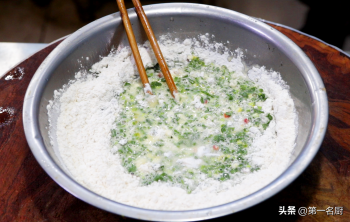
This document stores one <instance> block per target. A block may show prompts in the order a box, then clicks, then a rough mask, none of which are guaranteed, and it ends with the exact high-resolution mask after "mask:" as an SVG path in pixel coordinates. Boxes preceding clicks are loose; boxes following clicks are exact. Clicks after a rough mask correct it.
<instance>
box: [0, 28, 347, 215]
mask: <svg viewBox="0 0 350 222" xmlns="http://www.w3.org/2000/svg"><path fill="white" fill-rule="evenodd" d="M270 25H271V26H273V27H275V28H276V29H278V30H279V31H281V32H282V33H284V34H285V35H286V36H288V37H289V38H290V39H292V40H293V41H294V42H295V43H296V44H297V45H298V46H299V47H300V48H301V49H302V50H303V51H304V52H305V53H306V54H307V55H308V56H309V58H310V59H311V60H312V62H313V63H314V64H315V66H316V68H317V70H318V71H319V73H320V75H321V77H322V79H323V81H324V84H325V86H326V90H327V95H328V100H329V123H328V129H327V132H326V136H325V139H324V141H323V143H322V146H321V148H320V150H319V152H318V154H317V155H316V157H315V159H314V160H313V161H312V163H311V164H310V166H309V167H308V168H307V169H306V170H305V171H304V172H303V173H302V174H301V175H300V176H299V177H298V178H297V179H296V180H295V181H294V182H293V183H292V184H290V185H289V186H288V187H286V188H285V189H283V190H282V191H281V192H279V193H278V194H276V195H275V196H273V197H271V198H270V199H268V200H266V201H264V202H262V203H260V204H258V205H256V206H254V207H251V208H249V209H247V210H244V211H242V212H239V213H236V214H232V215H228V216H225V217H221V218H216V219H212V220H211V221H221V220H222V221H224V220H230V221H234V220H237V219H238V220H241V219H244V220H249V221H250V220H253V219H256V216H257V217H258V218H259V219H264V218H266V219H268V220H269V221H350V99H349V96H350V58H349V57H348V56H347V55H345V54H344V53H342V52H340V51H338V50H336V49H335V48H333V47H331V46H329V45H327V44H324V43H322V42H320V41H318V40H316V39H314V38H311V37H308V36H306V35H304V34H302V33H299V32H296V31H293V30H291V29H288V28H286V27H282V26H277V25H272V24H270ZM59 43H60V42H56V43H53V44H51V45H49V46H48V47H46V48H44V49H43V50H41V51H39V52H37V53H36V54H34V55H33V56H31V57H30V58H28V59H26V60H25V61H23V62H22V63H20V64H19V65H18V66H17V67H15V68H13V69H12V70H10V71H9V72H8V73H7V74H6V75H5V76H4V77H3V78H1V79H0V221H136V220H135V219H130V218H125V217H122V216H119V215H114V214H111V213H109V212H106V211H103V210H100V209H98V208H96V207H93V206H91V205H89V204H87V203H85V202H83V201H81V200H79V199H77V198H75V197H74V196H73V195H71V194H69V193H68V192H66V191H65V190H63V189H62V188H61V187H60V186H58V185H57V184H56V183H55V182H54V181H53V180H52V179H51V178H50V177H49V176H48V175H47V174H46V173H45V172H44V170H43V169H42V168H41V167H40V166H39V164H38V163H37V161H36V160H35V158H34V156H33V155H32V153H31V151H30V149H29V147H28V144H27V142H26V139H25V136H24V131H23V122H22V105H23V99H24V95H25V92H26V89H27V86H28V84H29V82H30V80H31V78H32V76H33V75H34V73H35V71H36V69H37V68H38V67H39V65H40V64H41V62H42V61H43V60H44V59H45V58H46V56H47V55H48V54H49V53H50V52H51V51H52V50H53V49H54V48H55V47H56V46H57V45H58V44H59ZM9 76H12V77H13V78H12V79H9ZM293 206H294V207H295V209H296V210H297V211H298V209H300V208H301V207H305V209H306V210H307V214H308V215H306V216H299V215H298V212H296V215H279V214H280V207H285V210H287V209H288V207H293ZM309 207H310V208H311V207H316V210H326V209H327V208H328V209H329V213H328V214H330V213H331V212H332V213H333V214H334V215H327V212H326V211H316V214H312V211H310V209H309ZM331 208H333V209H332V210H331ZM310 213H311V214H310ZM339 214H342V215H339Z"/></svg>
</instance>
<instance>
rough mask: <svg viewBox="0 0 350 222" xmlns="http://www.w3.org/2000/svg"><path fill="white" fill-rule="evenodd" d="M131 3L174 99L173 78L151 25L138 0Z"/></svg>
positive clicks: (174, 86) (174, 87)
mask: <svg viewBox="0 0 350 222" xmlns="http://www.w3.org/2000/svg"><path fill="white" fill-rule="evenodd" d="M132 3H133V4H134V6H135V9H136V13H137V15H138V17H139V18H140V20H141V23H142V26H143V28H144V29H145V32H146V34H147V37H148V40H149V41H150V43H151V46H152V49H153V51H154V54H155V56H156V58H157V60H158V64H159V66H160V69H161V70H162V73H163V75H164V78H165V80H166V83H167V84H168V87H169V90H170V93H171V95H172V96H173V97H174V98H175V94H176V93H177V88H176V85H175V83H174V80H173V77H172V76H171V74H170V72H169V69H168V66H167V64H166V62H165V59H164V57H163V54H162V52H161V50H160V48H159V45H158V42H157V39H156V37H155V36H154V33H153V30H152V28H151V25H150V23H149V21H148V19H147V16H146V14H145V12H144V11H143V8H142V5H141V3H140V1H139V0H132Z"/></svg>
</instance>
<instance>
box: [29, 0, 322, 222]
mask: <svg viewBox="0 0 350 222" xmlns="http://www.w3.org/2000/svg"><path fill="white" fill-rule="evenodd" d="M179 8H181V9H187V10H199V11H201V10H211V12H212V14H211V15H213V13H216V15H217V16H220V17H227V18H230V19H232V18H234V19H239V20H240V21H243V22H247V23H249V24H250V25H254V24H255V27H256V28H259V29H260V30H261V31H263V32H264V33H266V34H267V35H269V36H272V37H273V38H275V40H276V41H278V42H279V43H281V44H282V45H283V46H284V47H286V50H289V51H290V52H291V53H293V55H294V56H295V55H297V56H295V57H297V58H296V60H295V61H293V62H296V65H297V66H298V68H300V67H303V70H304V72H305V73H308V76H305V75H306V74H305V73H304V72H302V74H303V76H304V78H306V82H307V85H308V87H309V90H310V94H311V97H312V100H313V104H314V106H313V112H312V117H313V129H312V132H313V134H312V135H311V137H309V139H308V141H307V143H306V145H305V146H304V147H305V148H304V150H303V151H302V152H301V153H300V154H299V156H298V157H297V158H296V160H295V161H294V162H293V163H292V164H291V165H290V166H289V168H288V169H287V170H286V171H285V172H283V173H282V174H281V175H280V176H279V177H278V178H276V179H275V180H274V181H272V182H271V183H270V184H268V185H267V186H265V187H264V188H262V189H260V190H258V191H256V192H254V193H252V194H250V195H248V196H246V197H243V198H241V199H238V200H235V201H232V202H229V203H226V204H222V205H218V206H213V207H208V208H204V209H195V210H186V211H162V210H151V209H144V208H139V207H134V206H129V205H126V204H122V203H118V202H115V201H112V200H110V199H107V198H104V197H102V196H100V195H98V194H96V193H94V192H92V191H90V190H88V189H86V188H84V187H83V186H81V185H80V184H78V183H77V182H75V180H74V179H72V178H71V177H70V176H68V175H67V174H66V173H65V172H63V171H62V170H61V169H60V167H59V166H58V165H57V164H56V163H55V162H54V160H53V159H52V158H51V156H50V154H49V153H48V152H47V151H46V147H45V145H44V143H43V139H42V137H41V134H40V129H39V126H38V115H37V113H38V112H37V111H38V104H39V102H40V98H41V95H42V91H43V87H45V84H44V83H45V82H46V81H45V78H47V77H48V75H49V74H50V73H49V72H48V71H49V70H50V65H51V64H52V63H55V60H56V61H57V58H59V57H60V56H62V53H63V52H64V51H65V50H66V47H68V46H69V45H70V44H74V42H75V41H77V40H79V39H80V38H81V34H82V33H86V32H89V30H91V29H93V28H95V27H96V26H99V25H103V24H105V23H108V22H111V21H113V20H115V19H117V20H118V19H119V20H120V19H121V18H120V15H119V13H114V14H111V15H108V16H105V17H103V18H100V19H98V20H96V21H94V22H92V23H90V24H88V25H86V26H84V27H82V28H81V29H79V30H78V31H76V32H75V33H73V34H72V35H70V36H68V37H67V38H66V39H65V40H64V41H63V42H62V43H61V44H60V45H58V46H57V47H56V48H55V49H54V50H53V51H52V52H51V53H50V54H49V56H48V57H47V58H46V59H45V60H44V62H43V63H42V64H41V65H40V67H39V68H38V70H37V71H36V73H35V75H34V76H33V78H32V80H31V82H30V84H29V86H28V89H27V91H26V94H25V99H24V104H23V125H24V131H25V136H26V139H27V141H28V144H29V146H30V149H31V151H32V153H33V154H34V156H35V158H36V160H37V161H38V162H39V164H40V165H41V166H42V168H43V169H44V170H45V171H46V172H47V173H48V174H49V176H50V177H51V178H52V179H53V180H55V181H56V182H57V183H58V184H59V185H60V186H61V187H63V188H64V189H65V190H66V191H68V192H69V193H71V194H73V195H74V196H76V197H77V198H79V199H81V200H83V201H85V202H87V203H89V204H91V205H94V206H96V207H98V208H101V209H104V210H106V211H109V212H112V213H116V214H119V215H124V216H127V217H131V218H137V219H144V220H154V221H159V220H167V221H193V220H200V219H209V218H214V217H219V216H223V215H227V214H231V213H234V212H238V211H241V210H243V209H246V208H249V207H251V206H253V205H256V204H258V203H260V202H262V201H264V200H266V199H267V198H269V197H271V196H273V195H274V194H276V193H277V192H279V191H280V190H282V189H283V188H285V187H286V186H287V185H289V184H290V183H291V182H292V181H293V180H294V179H295V178H296V177H298V176H299V175H300V174H301V173H302V172H303V171H304V169H305V168H306V167H307V166H308V165H309V163H310V162H311V161H312V159H313V158H314V156H315V155H316V153H317V151H318V149H319V147H320V145H321V143H322V140H323V137H324V135H325V132H326V128H327V121H328V101H327V96H326V92H325V90H324V89H325V88H324V84H323V82H322V79H321V77H320V75H319V74H318V72H317V70H316V68H315V67H314V65H313V63H312V62H311V61H310V59H309V58H308V57H307V56H306V55H305V54H304V52H303V51H302V50H301V49H300V48H299V47H298V46H297V45H296V44H295V43H294V42H292V41H291V40H290V39H289V38H287V37H286V36H284V35H283V34H281V33H280V32H279V31H277V30H276V29H274V28H271V27H270V26H268V25H266V24H264V23H262V22H261V21H259V20H257V19H255V18H252V17H249V16H247V15H244V14H241V13H238V12H235V11H231V10H228V9H223V8H219V7H214V6H208V5H200V4H192V3H164V4H156V5H149V6H144V10H145V12H146V13H147V12H148V13H152V12H154V11H157V10H163V9H164V10H167V11H170V12H177V11H176V10H179ZM128 13H129V14H130V16H132V15H133V16H135V12H134V11H133V9H129V10H128ZM301 65H302V66H301Z"/></svg>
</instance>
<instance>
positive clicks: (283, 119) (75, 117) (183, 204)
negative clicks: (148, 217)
mask: <svg viewBox="0 0 350 222" xmlns="http://www.w3.org/2000/svg"><path fill="white" fill-rule="evenodd" d="M199 39H200V40H195V39H187V40H185V41H184V42H179V41H176V40H175V41H171V40H167V39H166V38H165V37H164V38H163V39H161V41H160V42H161V44H160V47H161V49H162V52H163V55H164V57H165V58H166V60H167V63H168V65H169V66H170V67H171V66H172V65H173V64H174V63H175V62H183V63H186V62H187V58H188V56H189V55H191V54H192V52H194V54H197V55H200V57H201V58H202V59H204V60H205V62H206V63H207V62H208V63H209V62H215V63H216V64H217V65H226V66H227V67H228V68H229V69H230V70H232V71H235V73H236V74H238V75H241V76H242V77H244V78H248V77H249V78H250V79H251V80H253V81H255V82H257V84H259V85H260V86H261V88H263V89H264V92H265V93H266V94H267V96H268V99H267V100H266V102H265V105H264V106H263V107H262V109H263V110H264V111H266V112H271V113H273V114H274V117H275V118H274V119H273V120H272V122H271V123H270V125H269V127H268V128H267V130H266V131H265V132H264V134H263V135H260V136H258V137H257V139H255V141H254V142H253V144H252V147H251V152H250V153H249V154H248V155H249V158H251V160H252V161H253V162H255V163H257V164H259V165H260V164H261V168H260V170H259V171H256V172H253V173H241V174H237V176H236V178H233V179H232V180H228V181H225V182H219V181H216V180H213V179H209V180H207V181H206V183H204V184H201V185H200V186H199V187H198V188H197V189H196V190H194V191H193V192H192V193H191V194H188V193H187V192H186V191H185V190H183V189H181V188H178V187H172V186H171V185H170V184H167V183H161V182H159V183H158V182H155V183H152V184H151V185H149V186H140V185H139V179H138V178H137V177H136V176H133V175H131V174H129V173H127V172H126V171H125V169H124V167H122V166H121V165H120V160H119V157H118V155H117V154H116V155H113V154H112V151H111V149H112V148H111V142H110V140H111V129H112V127H113V124H114V121H115V117H116V115H118V112H119V110H118V109H119V107H118V102H117V99H116V97H117V95H118V94H120V93H121V92H122V91H123V84H124V82H125V81H128V80H130V79H131V78H137V77H138V73H137V69H136V66H135V63H134V60H133V57H132V54H131V50H130V48H120V49H117V50H115V51H113V52H112V53H110V55H109V56H107V57H105V58H103V59H102V60H101V61H100V62H98V63H96V64H95V65H94V66H93V67H92V69H91V71H92V72H94V73H99V74H98V77H97V78H96V75H95V74H91V73H84V72H78V73H77V74H76V80H75V81H73V82H72V83H70V84H69V85H68V86H65V87H63V89H61V90H59V91H56V92H55V100H54V101H50V104H49V106H48V111H49V116H50V119H51V120H50V124H52V127H51V129H50V135H52V137H54V135H57V145H58V150H59V154H60V156H61V158H62V160H63V162H64V165H65V166H66V167H67V169H68V171H69V172H70V174H71V175H72V176H73V177H74V178H75V179H76V180H77V181H78V182H79V183H80V184H82V185H83V186H85V187H87V188H88V189H90V190H92V191H94V192H96V193H98V194H100V195H102V196H105V197H107V198H109V199H112V200H115V201H117V202H121V203H124V204H129V205H133V206H137V207H142V208H149V209H161V210H189V209H198V208H205V207H210V206H214V205H219V204H223V203H227V202H230V201H233V200H236V199H239V198H241V197H244V196H247V195H249V194H251V193H253V192H255V191H257V190H259V189H260V188H262V187H264V186H265V185H267V184H268V183H270V182H271V181H272V180H274V179H275V178H276V177H277V176H279V175H280V174H281V173H282V172H283V171H284V170H285V169H286V168H287V166H288V164H289V158H290V155H291V152H292V151H293V148H294V141H295V138H296V133H295V132H296V127H297V126H295V122H296V121H295V120H296V118H297V116H296V113H295V109H294V103H293V100H292V99H291V97H290V95H289V92H288V87H287V86H286V85H285V83H284V82H283V81H282V80H281V77H280V75H279V74H278V73H276V72H274V71H269V70H266V69H265V68H264V67H260V68H257V67H254V68H251V69H250V70H249V71H248V76H247V73H244V70H245V67H244V65H243V63H242V61H241V58H242V56H243V53H242V51H241V50H236V51H235V53H234V55H235V56H232V53H230V52H229V51H228V50H227V49H226V48H225V47H224V46H223V45H222V44H219V43H214V44H209V42H208V35H204V36H201V37H200V38H199ZM218 51H219V52H221V53H218ZM140 53H141V57H142V60H143V62H144V65H145V66H146V67H150V66H154V65H155V64H156V63H157V61H156V59H155V56H154V55H153V53H152V52H151V47H150V45H149V44H148V43H145V44H144V45H143V46H142V47H140ZM170 71H171V72H172V74H174V75H176V72H177V70H170ZM54 109H59V110H56V111H54ZM53 112H59V117H58V119H57V129H55V128H56V126H54V125H55V124H53V123H56V121H55V120H54V119H53V118H54V117H53V115H51V114H52V113H53ZM251 133H254V132H251ZM52 143H53V145H55V146H56V140H52Z"/></svg>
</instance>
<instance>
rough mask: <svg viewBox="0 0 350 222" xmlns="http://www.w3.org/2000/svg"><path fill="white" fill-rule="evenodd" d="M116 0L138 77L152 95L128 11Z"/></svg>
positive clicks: (122, 3)
mask: <svg viewBox="0 0 350 222" xmlns="http://www.w3.org/2000/svg"><path fill="white" fill-rule="evenodd" d="M116 1H117V4H118V8H119V11H120V14H121V16H122V19H123V24H124V27H125V31H126V34H127V36H128V40H129V44H130V47H131V51H132V54H133V55H134V58H135V62H136V66H137V69H138V71H139V74H140V78H141V81H142V84H143V87H144V90H145V93H149V94H151V95H152V89H151V87H150V85H149V81H148V77H147V74H146V70H145V67H144V66H143V62H142V59H141V55H140V52H139V49H138V47H137V43H136V39H135V35H134V32H133V30H132V27H131V23H130V19H129V16H128V12H127V10H126V7H125V4H124V0H116Z"/></svg>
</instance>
